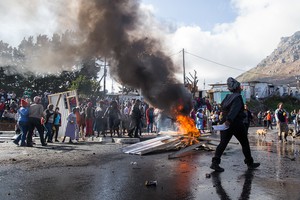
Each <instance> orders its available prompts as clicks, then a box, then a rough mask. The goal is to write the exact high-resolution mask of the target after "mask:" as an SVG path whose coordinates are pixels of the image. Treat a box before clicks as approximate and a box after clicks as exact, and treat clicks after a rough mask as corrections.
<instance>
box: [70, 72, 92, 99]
mask: <svg viewBox="0 0 300 200" xmlns="http://www.w3.org/2000/svg"><path fill="white" fill-rule="evenodd" d="M96 87H97V82H96V81H94V80H91V79H88V78H87V77H86V76H83V75H79V77H77V78H76V79H75V80H73V81H72V84H71V87H70V90H77V92H78V93H79V94H81V95H83V96H85V97H92V96H95V94H94V91H95V90H96Z"/></svg>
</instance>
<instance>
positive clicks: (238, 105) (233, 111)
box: [221, 93, 245, 123]
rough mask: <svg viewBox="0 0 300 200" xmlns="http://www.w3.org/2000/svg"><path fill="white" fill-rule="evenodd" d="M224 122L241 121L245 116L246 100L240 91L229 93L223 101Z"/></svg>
mask: <svg viewBox="0 0 300 200" xmlns="http://www.w3.org/2000/svg"><path fill="white" fill-rule="evenodd" d="M221 111H222V114H223V118H222V123H224V122H225V121H229V122H230V123H232V122H236V121H241V122H243V120H244V118H245V113H244V102H243V98H242V96H241V94H240V93H232V94H228V95H227V96H226V97H225V99H224V100H223V101H222V103H221Z"/></svg>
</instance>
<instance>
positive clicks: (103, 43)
mask: <svg viewBox="0 0 300 200" xmlns="http://www.w3.org/2000/svg"><path fill="white" fill-rule="evenodd" d="M144 19H145V15H143V12H142V10H141V9H140V5H139V1H137V0H94V1H92V0H89V1H82V3H81V5H80V11H79V15H78V20H79V30H80V33H81V35H82V38H84V43H83V45H82V47H81V49H80V52H81V53H80V54H82V55H85V56H90V55H99V56H105V57H106V58H108V59H109V61H110V66H111V68H110V71H111V73H112V76H113V77H115V78H116V79H117V80H118V81H119V82H121V83H122V84H124V85H126V86H130V87H133V88H138V89H141V91H142V95H143V96H144V97H145V99H146V100H147V101H149V103H150V104H152V105H153V106H155V107H158V108H160V109H163V110H165V111H166V112H168V113H172V110H173V109H174V108H175V107H177V106H178V105H184V109H182V110H181V112H182V113H184V114H188V113H189V111H190V109H191V94H190V92H188V91H187V89H186V88H185V87H184V86H183V84H181V83H180V82H179V81H178V80H177V79H176V77H175V72H176V70H177V68H176V67H175V65H174V63H173V62H172V60H171V59H170V57H168V56H166V55H165V53H164V52H163V51H162V46H161V41H160V40H159V39H157V38H155V37H151V35H150V34H149V32H147V30H144V27H145V26H144V25H143V23H144V22H143V20H144Z"/></svg>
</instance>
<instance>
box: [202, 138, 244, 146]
mask: <svg viewBox="0 0 300 200" xmlns="http://www.w3.org/2000/svg"><path fill="white" fill-rule="evenodd" d="M199 140H200V141H216V142H220V141H221V140H220V139H217V138H208V137H199ZM229 144H240V143H238V142H229Z"/></svg>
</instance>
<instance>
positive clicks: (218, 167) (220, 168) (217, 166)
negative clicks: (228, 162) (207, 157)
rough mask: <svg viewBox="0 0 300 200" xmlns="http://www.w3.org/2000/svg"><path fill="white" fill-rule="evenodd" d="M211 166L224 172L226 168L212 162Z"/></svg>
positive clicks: (217, 170)
mask: <svg viewBox="0 0 300 200" xmlns="http://www.w3.org/2000/svg"><path fill="white" fill-rule="evenodd" d="M210 168H211V169H213V170H215V171H216V172H224V168H222V167H220V166H219V165H217V164H211V166H210Z"/></svg>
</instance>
